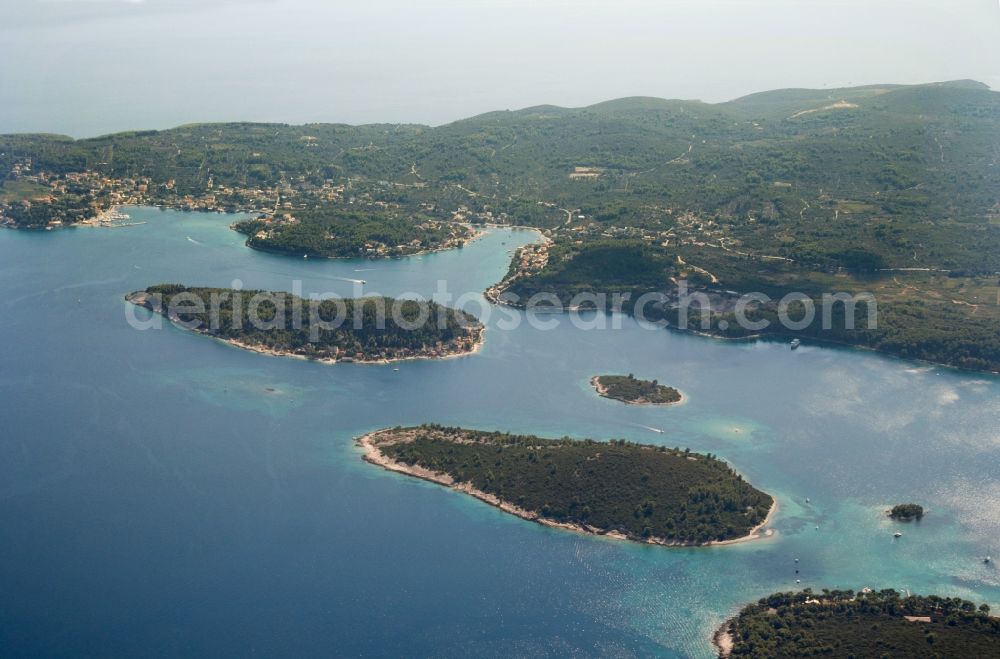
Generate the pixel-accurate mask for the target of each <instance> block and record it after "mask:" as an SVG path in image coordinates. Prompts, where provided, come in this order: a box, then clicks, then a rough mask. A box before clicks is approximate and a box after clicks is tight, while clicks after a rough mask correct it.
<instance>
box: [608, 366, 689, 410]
mask: <svg viewBox="0 0 1000 659" xmlns="http://www.w3.org/2000/svg"><path fill="white" fill-rule="evenodd" d="M590 384H592V385H593V386H594V388H595V389H596V390H597V393H598V394H600V395H601V396H603V397H605V398H610V399H612V400H620V401H621V402H623V403H628V404H631V405H672V404H674V403H679V402H681V400H682V399H683V396H681V392H679V391H677V390H676V389H674V388H673V387H667V386H665V385H662V384H660V383H659V382H657V381H656V380H639V379H638V378H636V377H635V376H634V375H632V374H631V373H629V374H628V375H595V376H594V377H592V378H591V379H590Z"/></svg>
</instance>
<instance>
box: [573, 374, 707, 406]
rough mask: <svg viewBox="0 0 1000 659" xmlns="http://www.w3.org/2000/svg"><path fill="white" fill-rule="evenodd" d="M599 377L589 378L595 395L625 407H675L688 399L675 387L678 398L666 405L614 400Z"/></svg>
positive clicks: (622, 399) (646, 401)
mask: <svg viewBox="0 0 1000 659" xmlns="http://www.w3.org/2000/svg"><path fill="white" fill-rule="evenodd" d="M600 378H601V376H600V375H595V376H594V377H592V378H590V385H591V386H592V387H593V388H594V390H595V391H597V395H598V396H600V397H601V398H607V399H608V400H614V401H618V402H619V403H625V404H626V405H641V406H644V407H673V406H675V405H684V404H685V403H687V402H688V397H687V396H685V395H684V392H683V391H681V390H680V389H677V388H676V387H671V389H673V390H674V391H676V392H677V395H679V396H680V398H679V399H677V400H672V401H669V402H666V403H652V402H650V401H648V400H645V399H643V400H625V399H624V398H616V397H615V396H609V395H608V390H607V388H606V387H605V386H604V385H602V384H601V383H600Z"/></svg>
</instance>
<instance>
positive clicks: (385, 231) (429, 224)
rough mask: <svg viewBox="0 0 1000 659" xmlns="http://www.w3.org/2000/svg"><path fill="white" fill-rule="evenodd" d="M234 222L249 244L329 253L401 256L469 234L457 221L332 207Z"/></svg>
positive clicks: (322, 254)
mask: <svg viewBox="0 0 1000 659" xmlns="http://www.w3.org/2000/svg"><path fill="white" fill-rule="evenodd" d="M234 228H235V229H236V230H237V231H239V232H240V233H244V234H246V235H247V236H248V238H247V245H248V246H250V247H253V248H255V249H263V250H266V251H270V252H280V253H284V254H291V255H294V256H300V255H303V256H319V257H326V258H337V257H340V258H343V257H359V256H375V257H379V256H402V255H406V254H413V253H415V252H420V251H425V250H430V249H440V248H444V247H450V246H459V245H461V244H462V243H463V242H464V241H465V240H466V239H467V238H468V237H469V235H470V232H469V230H468V229H467V228H466V227H464V226H462V225H458V224H454V223H448V224H444V223H440V222H436V221H434V220H430V219H425V220H424V221H422V222H414V221H413V219H412V218H402V217H397V216H393V215H388V214H386V213H366V212H357V211H355V212H338V211H335V210H332V209H330V208H320V209H316V210H310V211H303V212H300V213H297V214H296V216H295V220H294V221H285V222H281V221H275V220H270V221H268V220H263V219H251V220H244V221H242V222H237V223H236V224H235V225H234Z"/></svg>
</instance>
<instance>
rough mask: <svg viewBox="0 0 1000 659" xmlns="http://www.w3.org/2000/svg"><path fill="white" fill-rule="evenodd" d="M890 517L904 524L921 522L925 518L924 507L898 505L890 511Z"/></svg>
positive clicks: (911, 504)
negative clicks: (913, 521)
mask: <svg viewBox="0 0 1000 659" xmlns="http://www.w3.org/2000/svg"><path fill="white" fill-rule="evenodd" d="M889 517H891V518H893V519H898V520H900V521H903V522H909V521H911V520H914V519H915V520H921V519H923V517H924V507H923V506H921V505H919V504H916V503H900V504H896V505H895V506H893V507H892V509H891V510H889Z"/></svg>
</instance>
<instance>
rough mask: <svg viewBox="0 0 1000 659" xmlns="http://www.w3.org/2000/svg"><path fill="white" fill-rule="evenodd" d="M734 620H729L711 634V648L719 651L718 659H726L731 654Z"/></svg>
mask: <svg viewBox="0 0 1000 659" xmlns="http://www.w3.org/2000/svg"><path fill="white" fill-rule="evenodd" d="M735 621H736V618H735V617H733V618H729V619H728V620H726V621H725V622H724V623H722V626H721V627H719V628H718V629H716V630H715V633H714V634H712V646H713V647H714V648H715V649H716V650H718V651H719V659H727V658H728V657H729V655H731V654H732V653H733V623H734V622H735Z"/></svg>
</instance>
